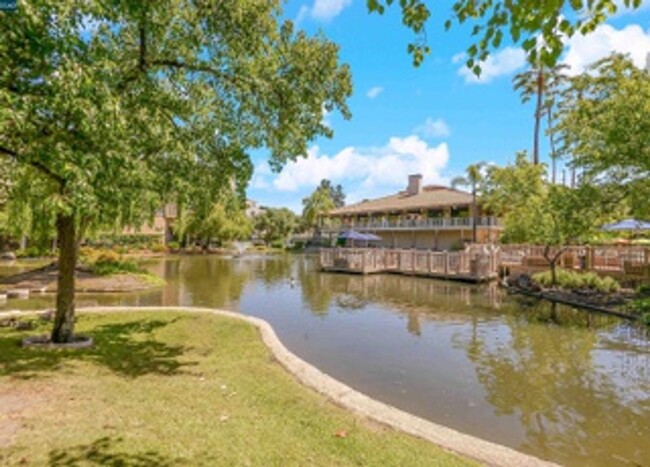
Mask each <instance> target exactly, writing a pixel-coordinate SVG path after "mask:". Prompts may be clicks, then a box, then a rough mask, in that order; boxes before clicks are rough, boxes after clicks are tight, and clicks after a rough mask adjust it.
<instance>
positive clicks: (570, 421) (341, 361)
mask: <svg viewBox="0 0 650 467" xmlns="http://www.w3.org/2000/svg"><path fill="white" fill-rule="evenodd" d="M145 264H146V266H147V267H148V268H150V269H151V270H152V271H155V272H156V273H158V274H160V275H161V276H163V277H165V278H166V280H167V285H166V287H165V288H163V289H162V290H156V291H152V292H147V293H143V294H132V295H104V296H93V295H83V294H80V295H79V296H78V298H77V303H78V304H79V305H80V306H84V305H96V304H99V305H111V304H113V305H194V306H209V307H215V308H224V309H229V310H235V311H240V312H243V313H246V314H250V315H254V316H258V317H261V318H263V319H265V320H267V321H268V322H270V323H271V325H272V326H273V327H274V329H275V330H276V332H277V334H278V336H279V337H280V338H281V339H282V341H283V342H284V343H285V345H286V346H287V347H289V348H290V349H291V350H292V351H293V352H295V353H296V354H298V355H299V356H301V357H302V358H304V359H305V360H307V361H309V362H311V363H313V364H314V365H316V366H318V367H319V368H320V369H322V370H323V371H325V372H326V373H328V374H330V375H331V376H334V377H335V378H338V379H340V380H342V381H345V382H346V383H347V384H349V385H351V386H353V387H355V388H356V389H358V390H360V391H362V392H364V393H366V394H368V395H370V396H372V397H375V398H377V399H380V400H382V401H385V402H388V403H390V404H392V405H395V406H397V407H399V408H401V409H404V410H407V411H409V412H411V413H414V414H416V415H418V416H421V417H423V418H427V419H430V420H432V421H434V422H436V423H440V424H444V425H447V426H450V427H452V428H455V429H458V430H460V431H464V432H467V433H470V434H473V435H476V436H479V437H482V438H485V439H489V440H491V441H495V442H498V443H501V444H506V445H508V446H511V447H513V448H515V449H518V450H521V451H524V452H527V453H531V454H534V455H536V456H539V457H542V458H545V459H549V460H554V461H556V462H559V463H562V464H568V465H584V464H587V463H588V464H591V465H628V464H629V463H637V464H641V465H644V464H647V463H649V462H650V448H648V447H647V443H646V442H645V440H647V439H648V436H649V435H650V342H649V341H648V336H647V331H646V330H645V329H643V328H640V327H635V326H633V325H629V324H628V323H626V322H624V321H621V320H618V319H616V318H612V317H606V316H600V315H592V314H589V313H586V312H584V311H577V310H572V309H568V308H564V307H555V308H553V307H551V305H549V304H546V303H538V302H535V301H528V300H524V299H519V298H515V297H511V296H507V295H505V294H504V293H503V292H502V291H501V290H499V289H498V288H496V287H495V286H494V285H484V286H470V285H466V284H457V283H451V282H440V281H436V280H432V279H423V278H413V277H403V276H389V275H377V276H367V277H364V276H350V275H337V274H323V273H319V272H317V271H316V268H315V263H314V261H313V260H312V259H310V258H308V257H305V256H276V257H263V256H243V257H241V258H219V257H214V256H196V257H182V258H162V259H154V260H148V261H147V262H146V263H145ZM52 302H53V297H52V296H47V295H44V296H36V297H35V298H33V299H30V300H24V301H18V300H10V301H9V302H7V303H6V304H5V305H4V307H3V308H4V309H9V308H17V307H20V308H23V309H35V308H45V307H51V306H52ZM215 345H218V343H215Z"/></svg>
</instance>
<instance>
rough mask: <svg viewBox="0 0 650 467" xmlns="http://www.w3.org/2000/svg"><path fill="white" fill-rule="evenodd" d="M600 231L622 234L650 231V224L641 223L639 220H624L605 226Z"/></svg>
mask: <svg viewBox="0 0 650 467" xmlns="http://www.w3.org/2000/svg"><path fill="white" fill-rule="evenodd" d="M600 230H604V231H605V232H620V231H624V230H650V222H645V221H640V220H637V219H624V220H622V221H619V222H614V223H612V224H605V225H603V226H602V227H601V228H600Z"/></svg>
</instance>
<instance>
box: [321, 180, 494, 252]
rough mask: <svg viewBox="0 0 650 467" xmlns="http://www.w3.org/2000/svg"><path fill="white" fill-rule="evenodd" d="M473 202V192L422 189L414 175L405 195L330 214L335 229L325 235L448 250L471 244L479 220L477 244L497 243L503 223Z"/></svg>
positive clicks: (374, 200) (438, 188) (401, 246)
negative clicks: (347, 233)
mask: <svg viewBox="0 0 650 467" xmlns="http://www.w3.org/2000/svg"><path fill="white" fill-rule="evenodd" d="M472 201H473V199H472V195H471V194H470V193H467V192H465V191H460V190H456V189H453V188H448V187H445V186H438V185H429V186H422V176H421V175H410V176H409V180H408V187H407V189H406V190H404V191H400V192H399V193H396V194H394V195H390V196H386V197H383V198H378V199H373V200H365V201H362V202H360V203H357V204H353V205H350V206H345V207H342V208H339V209H335V210H333V211H331V212H330V213H329V214H328V215H327V217H328V218H329V220H330V224H331V225H330V226H327V225H324V226H323V228H322V230H323V231H324V232H328V231H329V232H330V233H333V232H337V231H339V230H343V229H354V230H356V231H359V232H372V233H374V234H376V235H378V236H379V237H381V239H382V240H381V242H379V245H380V246H385V247H396V248H432V249H436V250H446V249H449V248H452V247H455V246H458V247H460V246H462V244H463V242H466V241H471V240H472V230H473V225H474V221H475V220H476V235H477V241H478V242H481V243H486V242H493V241H496V240H497V239H498V237H499V233H500V232H501V226H500V224H499V222H498V219H497V218H495V217H493V216H490V215H489V213H488V212H487V211H486V210H485V209H483V208H482V207H481V206H478V207H477V211H478V212H477V213H476V216H474V213H473V212H472ZM475 217H476V219H475ZM324 224H326V223H324Z"/></svg>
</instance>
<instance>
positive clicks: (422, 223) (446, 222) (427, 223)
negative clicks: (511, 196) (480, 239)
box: [321, 216, 501, 231]
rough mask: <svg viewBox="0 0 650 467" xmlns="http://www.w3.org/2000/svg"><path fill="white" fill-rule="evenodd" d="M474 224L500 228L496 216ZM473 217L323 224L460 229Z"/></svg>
mask: <svg viewBox="0 0 650 467" xmlns="http://www.w3.org/2000/svg"><path fill="white" fill-rule="evenodd" d="M476 221H477V222H476V226H477V227H479V228H482V227H486V228H498V229H500V228H501V222H500V221H499V219H498V218H496V217H493V216H489V217H479V218H477V219H476ZM473 223H474V219H473V218H471V217H450V218H431V219H418V220H414V219H401V220H397V221H387V220H381V219H372V220H365V221H352V222H344V223H341V224H340V225H337V226H323V227H321V229H322V230H324V231H338V230H348V229H354V230H371V231H382V230H460V229H471V228H472V227H473Z"/></svg>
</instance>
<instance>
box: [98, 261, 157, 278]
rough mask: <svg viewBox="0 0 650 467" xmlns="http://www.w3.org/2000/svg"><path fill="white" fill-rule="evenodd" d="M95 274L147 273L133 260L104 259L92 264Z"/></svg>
mask: <svg viewBox="0 0 650 467" xmlns="http://www.w3.org/2000/svg"><path fill="white" fill-rule="evenodd" d="M92 271H93V274H96V275H98V276H110V275H113V274H123V273H129V274H143V273H146V271H144V270H143V269H142V268H141V267H140V266H138V265H137V264H136V263H135V262H133V261H122V260H117V261H115V260H108V259H103V260H99V261H97V262H96V263H95V264H93V265H92Z"/></svg>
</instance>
